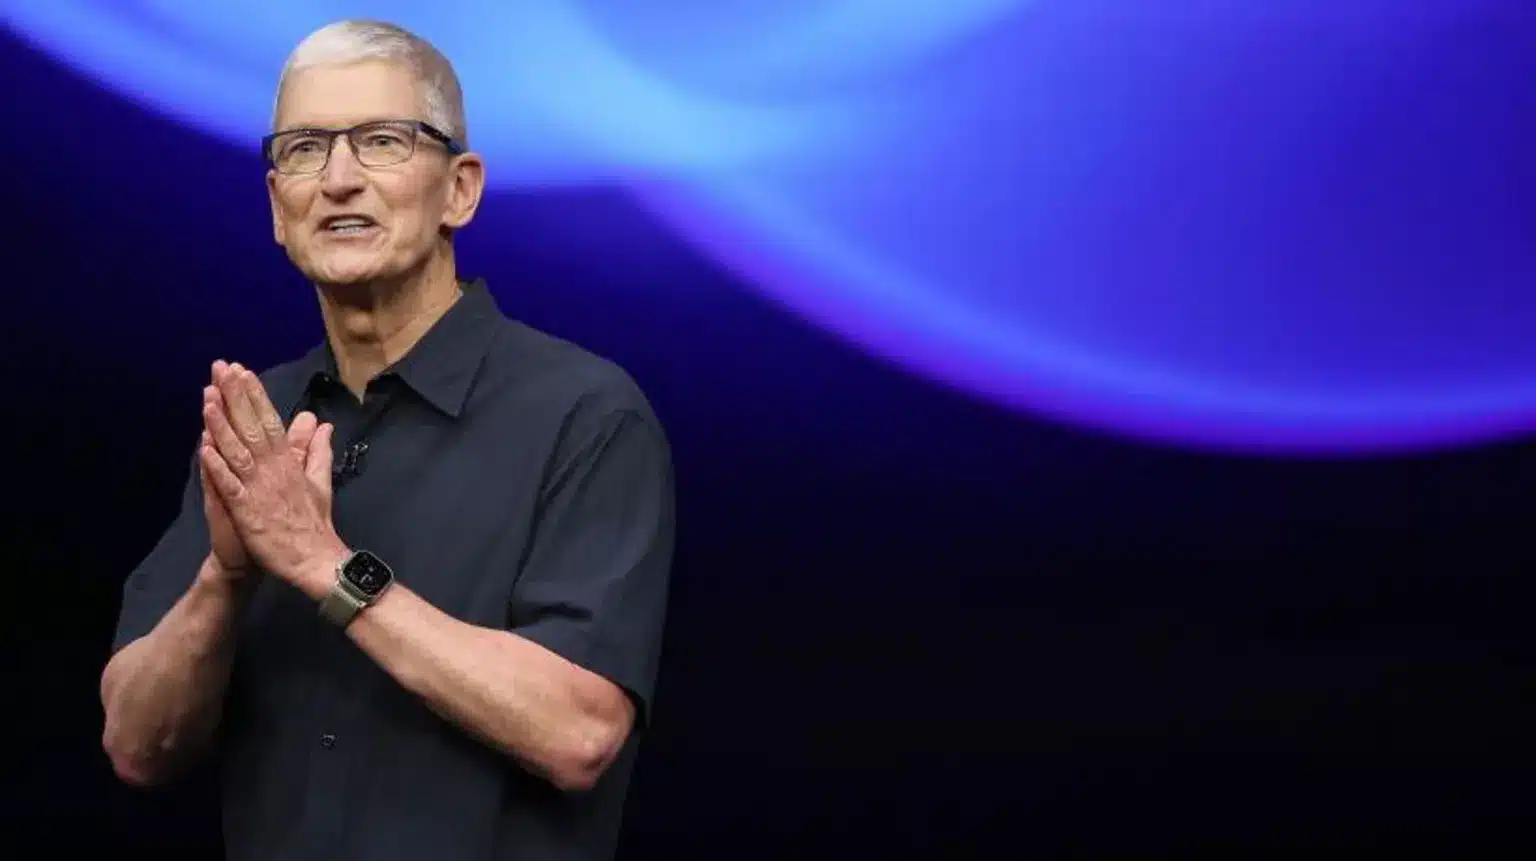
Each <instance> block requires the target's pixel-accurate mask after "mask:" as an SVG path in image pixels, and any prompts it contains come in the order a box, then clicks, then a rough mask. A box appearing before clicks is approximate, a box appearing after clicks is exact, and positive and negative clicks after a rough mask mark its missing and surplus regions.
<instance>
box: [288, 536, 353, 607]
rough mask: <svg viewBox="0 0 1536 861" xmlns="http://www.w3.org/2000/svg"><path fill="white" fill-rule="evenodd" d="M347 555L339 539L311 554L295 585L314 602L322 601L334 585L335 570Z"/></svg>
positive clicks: (348, 550)
mask: <svg viewBox="0 0 1536 861" xmlns="http://www.w3.org/2000/svg"><path fill="white" fill-rule="evenodd" d="M349 553H351V550H350V549H349V548H348V547H347V545H346V544H345V543H344V542H343V541H342V540H341V539H340V538H337V539H336V540H335V541H333V542H327V543H326V545H325V546H324V547H323V548H322V549H319V550H317V551H315V552H314V553H311V554H310V555H309V557H308V559H307V560H306V561H305V563H304V565H303V567H302V569H301V570H300V572H299V577H298V583H297V584H296V585H298V587H299V589H300V591H302V592H304V593H305V594H306V595H308V596H309V597H310V598H312V599H313V600H315V601H321V600H324V599H325V596H326V595H328V594H330V591H331V589H332V588H333V587H334V586H335V585H336V576H337V570H338V569H339V568H340V566H341V563H342V561H343V560H345V559H346V558H347V555H348V554H349Z"/></svg>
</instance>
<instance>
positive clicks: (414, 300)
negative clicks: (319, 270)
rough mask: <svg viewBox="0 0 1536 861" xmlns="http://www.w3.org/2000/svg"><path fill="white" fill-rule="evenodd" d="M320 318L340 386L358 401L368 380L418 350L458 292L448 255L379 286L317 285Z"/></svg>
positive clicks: (435, 258) (457, 295) (455, 277)
mask: <svg viewBox="0 0 1536 861" xmlns="http://www.w3.org/2000/svg"><path fill="white" fill-rule="evenodd" d="M317 291H318V292H319V295H320V316H321V318H322V320H323V321H324V323H325V334H326V338H327V339H328V340H329V341H330V344H331V352H332V353H334V354H335V356H336V367H337V370H338V371H339V372H340V373H341V381H342V383H343V384H344V385H345V386H346V387H347V388H348V389H349V390H350V391H351V392H352V394H353V395H355V396H356V397H358V398H359V399H361V398H362V396H363V391H364V389H366V388H367V386H368V382H369V381H370V380H372V379H373V378H374V377H375V376H377V375H378V374H379V372H380V371H383V370H384V369H385V368H388V367H389V366H390V365H393V364H394V363H395V362H397V361H399V360H400V358H401V357H402V356H404V355H405V354H406V353H408V352H410V350H411V348H412V347H414V346H416V342H417V341H420V340H421V338H422V336H423V335H425V334H426V333H427V330H429V329H431V328H432V324H434V323H436V322H437V321H438V320H439V319H441V318H442V316H443V314H445V313H447V311H448V309H449V308H451V307H452V306H453V303H454V302H456V301H458V299H459V296H460V295H462V291H461V290H460V289H459V282H458V277H457V275H456V274H455V270H454V263H453V256H452V252H449V254H448V256H447V257H446V259H442V258H440V257H439V256H438V255H433V257H432V258H430V259H429V260H428V262H427V263H426V264H425V265H423V266H422V267H420V269H418V270H416V271H412V272H410V273H407V274H404V275H402V276H400V277H398V278H392V279H385V280H380V281H377V282H367V283H359V284H339V285H317Z"/></svg>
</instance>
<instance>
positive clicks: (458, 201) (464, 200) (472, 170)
mask: <svg viewBox="0 0 1536 861" xmlns="http://www.w3.org/2000/svg"><path fill="white" fill-rule="evenodd" d="M447 182H448V205H447V206H446V207H444V210H443V226H444V227H446V228H448V229H449V230H458V229H459V228H461V227H463V226H464V225H466V224H468V223H469V222H470V219H472V218H474V217H475V210H477V209H479V208H480V198H481V197H483V196H484V195H485V162H484V161H483V160H481V158H480V156H479V155H477V154H475V153H472V152H468V153H464V154H463V155H459V156H455V157H454V160H453V164H452V165H451V166H450V167H449V168H448V177H447Z"/></svg>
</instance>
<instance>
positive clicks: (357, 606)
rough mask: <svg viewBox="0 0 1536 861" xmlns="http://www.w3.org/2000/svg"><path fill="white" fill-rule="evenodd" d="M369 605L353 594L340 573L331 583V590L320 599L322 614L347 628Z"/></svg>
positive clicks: (337, 625) (341, 626) (333, 622)
mask: <svg viewBox="0 0 1536 861" xmlns="http://www.w3.org/2000/svg"><path fill="white" fill-rule="evenodd" d="M367 606H368V602H367V601H366V600H364V599H363V598H361V597H358V596H357V595H354V594H352V591H351V590H349V589H348V588H347V586H346V582H345V581H344V580H342V578H341V576H340V575H339V574H338V576H337V577H336V582H335V583H333V584H332V585H331V591H330V592H327V593H326V595H325V598H323V599H322V600H321V601H320V615H321V616H322V617H324V619H325V620H326V621H327V622H330V623H331V624H333V625H335V626H336V627H338V628H345V627H347V625H349V624H351V623H352V620H353V619H355V618H357V614H358V613H361V612H362V611H363V608H364V607H367Z"/></svg>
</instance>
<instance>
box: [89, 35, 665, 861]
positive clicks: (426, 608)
mask: <svg viewBox="0 0 1536 861" xmlns="http://www.w3.org/2000/svg"><path fill="white" fill-rule="evenodd" d="M466 141H467V136H466V133H465V123H464V110H463V102H462V96H461V94H460V89H459V84H458V82H457V79H456V77H455V75H454V72H453V69H452V67H451V66H450V64H449V63H448V61H447V60H446V59H444V58H443V57H442V56H441V55H440V54H439V53H438V52H437V51H436V50H435V49H434V48H433V47H432V46H430V45H428V44H427V43H425V42H424V41H422V40H421V39H419V38H417V37H415V36H413V35H412V34H410V33H408V32H405V31H403V30H401V29H399V28H397V27H394V26H390V25H387V24H382V23H377V22H355V21H353V22H342V23H339V24H333V25H331V26H328V27H325V28H323V29H321V30H319V31H317V32H315V33H314V34H312V35H311V36H309V37H308V38H307V39H305V40H304V41H303V42H302V43H301V44H300V45H299V46H298V48H297V49H295V51H294V53H293V55H292V57H291V58H290V59H289V61H288V63H287V65H286V67H285V69H284V71H283V75H282V78H281V80H280V83H279V85H278V99H277V105H276V109H275V117H274V129H273V133H272V134H271V135H269V136H268V137H267V138H266V139H265V141H264V151H265V154H266V160H267V166H268V170H267V176H266V179H267V190H268V192H269V194H270V197H271V203H272V224H273V231H274V233H275V234H276V239H277V242H278V244H279V245H281V246H282V247H283V248H284V249H285V250H286V252H287V254H288V256H289V258H290V259H291V260H292V261H293V263H294V265H295V266H297V267H298V269H299V270H300V271H301V272H303V273H304V275H305V276H306V277H307V278H308V279H309V280H310V281H311V282H313V283H314V285H315V287H316V292H317V296H318V299H319V304H320V313H321V317H322V319H323V321H324V324H325V332H326V338H325V341H324V343H322V344H321V345H320V346H318V347H316V348H315V349H314V350H313V351H312V352H310V353H309V354H308V355H306V356H304V357H303V358H300V359H298V360H296V361H293V362H290V363H288V364H284V365H281V366H279V367H276V368H273V369H271V370H269V371H267V372H266V373H264V374H262V375H261V376H260V377H259V378H258V377H257V376H256V375H255V374H253V373H252V372H251V371H250V370H248V369H246V368H244V367H242V366H241V365H239V364H226V363H224V362H218V363H215V364H214V366H213V368H212V379H211V381H210V384H209V385H208V387H207V388H206V389H204V392H203V419H204V430H203V434H202V441H201V444H200V445H199V446H198V449H197V454H196V457H195V459H194V463H193V468H192V475H191V478H190V481H189V482H188V485H187V488H186V492H185V496H184V499H183V501H182V508H181V511H180V514H179V516H178V517H177V518H176V519H175V521H174V522H173V523H172V524H171V525H170V527H169V529H168V530H167V531H166V533H165V534H164V536H163V537H162V538H161V540H160V541H159V543H158V544H157V545H156V546H155V547H154V549H153V550H152V551H151V552H150V554H149V555H148V557H147V558H146V559H144V561H143V562H142V564H141V565H140V566H139V567H138V568H137V570H135V571H134V572H133V573H132V574H131V575H130V576H129V578H128V581H127V583H126V585H125V587H124V594H123V607H122V615H121V619H120V621H119V625H118V632H117V637H116V641H115V644H114V654H113V657H112V658H111V660H110V662H109V663H108V664H107V667H106V669H105V671H104V673H103V675H102V680H101V695H102V702H103V705H104V708H105V712H106V728H105V732H104V737H103V744H104V746H105V748H106V750H107V752H108V754H109V755H110V757H111V760H112V763H113V766H114V767H115V769H116V771H117V773H118V774H119V775H120V776H121V777H122V779H124V780H125V781H128V782H129V783H132V784H135V785H151V784H155V783H159V782H163V781H165V780H167V779H170V778H173V777H174V776H175V775H177V774H178V773H179V772H180V770H181V769H183V768H184V767H185V766H187V765H188V764H189V763H192V762H193V761H195V760H196V759H197V758H198V757H200V756H203V755H205V754H207V753H210V752H214V753H217V755H218V758H219V763H220V767H221V770H222V776H223V785H224V811H225V812H224V833H225V844H226V849H227V852H228V855H229V857H230V858H236V859H244V858H250V859H256V858H263V859H268V858H271V859H276V858H281V859H285V861H298V859H327V861H335V859H351V858H356V859H368V861H383V860H384V859H392V858H400V859H425V858H442V859H470V858H476V859H480V858H484V859H491V858H509V859H510V858H517V859H534V858H561V859H573V858H599V857H609V856H611V855H612V853H613V851H614V846H615V844H616V840H617V832H618V826H619V821H620V813H621V808H622V805H623V798H624V794H625V788H626V785H627V783H628V780H629V773H630V771H631V766H632V763H633V759H634V755H635V747H636V737H637V733H638V731H639V729H640V728H641V727H642V726H643V725H644V723H645V721H646V718H647V710H648V708H649V705H650V697H651V691H652V686H653V681H654V677H655V674H656V666H657V660H658V652H659V648H660V640H661V628H662V622H663V616H664V607H665V599H666V592H667V580H668V571H669V567H670V564H671V554H672V539H673V520H672V518H673V499H672V477H671V465H670V460H669V455H668V450H667V444H666V441H665V437H664V435H663V432H662V429H661V428H660V427H659V426H658V424H657V421H656V418H655V416H654V415H653V414H652V411H651V409H650V407H649V405H648V404H647V402H646V400H645V398H644V396H643V395H642V394H641V392H640V391H639V390H638V389H637V388H636V386H635V385H634V383H633V382H632V381H631V380H630V378H629V377H628V376H627V375H626V374H625V373H624V372H623V371H622V370H620V369H619V368H617V367H616V366H615V365H613V364H611V363H610V362H608V361H606V360H603V359H599V358H597V357H595V356H593V355H591V354H590V353H588V352H585V351H583V350H582V349H580V348H578V347H576V346H573V345H572V344H569V343H567V342H564V341H561V340H559V339H556V338H554V337H551V336H549V335H545V334H542V333H540V332H538V331H535V330H533V329H531V328H529V327H527V326H525V325H522V324H519V323H516V322H513V321H511V320H509V319H507V318H506V317H505V316H503V315H502V313H501V312H500V311H499V310H498V308H497V306H496V304H495V302H494V300H493V299H492V297H491V295H490V294H489V293H488V292H487V290H486V287H485V285H484V284H482V283H479V282H471V283H466V282H463V281H461V280H460V279H459V277H458V275H457V273H456V269H455V263H454V252H453V235H454V232H455V231H457V230H459V229H460V228H462V227H464V226H465V225H467V224H468V223H469V221H470V219H471V217H472V216H473V215H474V213H475V210H476V208H477V206H478V205H479V203H480V198H481V192H482V189H483V187H484V182H485V173H484V167H483V164H482V162H481V160H480V158H479V157H478V156H476V155H475V154H473V153H471V152H470V151H469V150H468V148H467V145H466Z"/></svg>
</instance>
